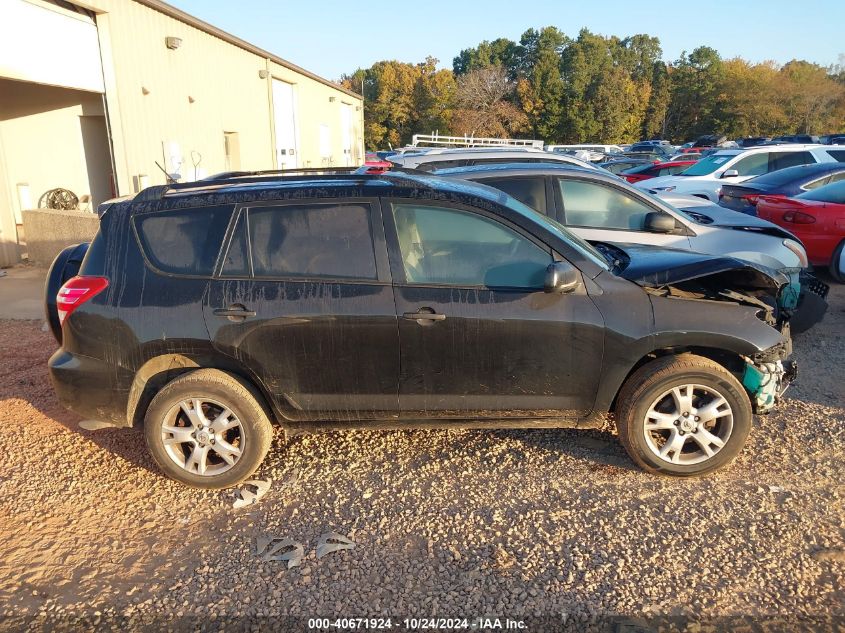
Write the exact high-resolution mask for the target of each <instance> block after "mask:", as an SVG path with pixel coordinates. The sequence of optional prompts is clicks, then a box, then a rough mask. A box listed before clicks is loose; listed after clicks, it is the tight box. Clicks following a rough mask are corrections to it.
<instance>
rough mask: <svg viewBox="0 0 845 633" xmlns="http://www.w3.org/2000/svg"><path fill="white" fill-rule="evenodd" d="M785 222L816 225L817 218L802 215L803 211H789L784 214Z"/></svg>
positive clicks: (807, 214)
mask: <svg viewBox="0 0 845 633" xmlns="http://www.w3.org/2000/svg"><path fill="white" fill-rule="evenodd" d="M783 221H784V222H792V223H793V224H815V222H816V218H815V217H813V216H812V215H810V214H809V213H801V211H787V212H786V213H784V214H783Z"/></svg>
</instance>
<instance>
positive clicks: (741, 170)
mask: <svg viewBox="0 0 845 633" xmlns="http://www.w3.org/2000/svg"><path fill="white" fill-rule="evenodd" d="M728 169H736V171H737V173H738V174H739V175H740V176H759V175H760V174H765V173H768V172H769V155H768V154H767V153H760V154H752V155H751V156H746V157H745V158H742V159H740V160H738V161H737V162H736V163H734V164H733V166H731V167H728Z"/></svg>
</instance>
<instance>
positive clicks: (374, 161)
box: [364, 152, 393, 174]
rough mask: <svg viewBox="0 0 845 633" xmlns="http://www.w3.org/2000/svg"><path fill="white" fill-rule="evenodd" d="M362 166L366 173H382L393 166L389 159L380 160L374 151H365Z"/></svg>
mask: <svg viewBox="0 0 845 633" xmlns="http://www.w3.org/2000/svg"><path fill="white" fill-rule="evenodd" d="M364 161H365V162H364V166H365V167H366V168H367V173H368V174H383V173H384V172H386V171H388V170H389V169H390V168H391V167H393V163H391V162H390V161H386V160H382V159H381V158H379V156H378V154H376V153H375V152H367V153H366V155H365V156H364Z"/></svg>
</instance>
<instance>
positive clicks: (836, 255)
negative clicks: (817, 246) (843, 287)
mask: <svg viewBox="0 0 845 633" xmlns="http://www.w3.org/2000/svg"><path fill="white" fill-rule="evenodd" d="M843 250H845V240H842V241H841V242H839V246H837V247H836V248H835V249H834V251H833V256H832V257H831V258H830V266H829V267H828V270H829V271H830V276H831V277H833V278H834V279H835V280H836V281H838V282H839V283H841V284H845V253H843V252H842V251H843Z"/></svg>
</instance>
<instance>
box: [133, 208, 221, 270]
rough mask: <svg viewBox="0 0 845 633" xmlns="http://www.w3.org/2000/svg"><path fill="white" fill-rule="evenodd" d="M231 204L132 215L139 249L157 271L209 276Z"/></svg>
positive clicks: (217, 252) (215, 259) (218, 250)
mask: <svg viewBox="0 0 845 633" xmlns="http://www.w3.org/2000/svg"><path fill="white" fill-rule="evenodd" d="M231 216H232V207H230V206H226V207H202V208H198V209H183V210H179V211H164V212H162V213H154V214H150V215H141V216H136V218H135V228H136V230H137V233H138V238H139V240H140V242H141V248H142V249H143V251H144V254H145V255H146V256H147V259H149V261H150V263H151V264H152V265H153V266H154V267H155V268H157V269H158V270H160V271H162V272H165V273H169V274H174V275H199V276H210V275H211V273H212V271H213V270H214V263H215V262H216V261H217V255H218V254H219V252H220V246H221V245H222V244H223V235H224V234H225V233H226V227H227V226H228V225H229V220H230V219H231Z"/></svg>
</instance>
